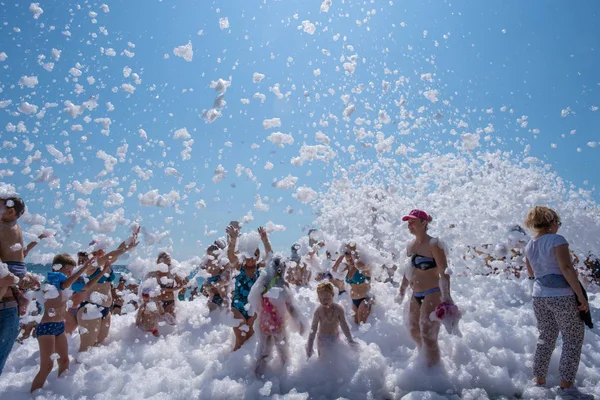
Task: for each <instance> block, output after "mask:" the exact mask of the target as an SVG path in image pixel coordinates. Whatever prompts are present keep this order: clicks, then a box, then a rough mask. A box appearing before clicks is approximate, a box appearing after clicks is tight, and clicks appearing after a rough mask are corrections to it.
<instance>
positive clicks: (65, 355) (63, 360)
mask: <svg viewBox="0 0 600 400" xmlns="http://www.w3.org/2000/svg"><path fill="white" fill-rule="evenodd" d="M55 347H56V352H57V353H58V356H59V357H60V358H59V359H58V376H61V375H62V374H63V372H65V371H66V370H68V369H69V343H68V342H67V335H65V334H64V333H62V334H60V335H58V336H56V342H55Z"/></svg>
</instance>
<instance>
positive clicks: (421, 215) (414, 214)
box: [402, 210, 431, 221]
mask: <svg viewBox="0 0 600 400" xmlns="http://www.w3.org/2000/svg"><path fill="white" fill-rule="evenodd" d="M409 219H424V220H425V221H429V220H430V219H431V217H430V216H429V214H427V213H426V212H425V211H423V210H412V211H411V212H409V213H408V215H405V216H404V217H402V221H408V220H409Z"/></svg>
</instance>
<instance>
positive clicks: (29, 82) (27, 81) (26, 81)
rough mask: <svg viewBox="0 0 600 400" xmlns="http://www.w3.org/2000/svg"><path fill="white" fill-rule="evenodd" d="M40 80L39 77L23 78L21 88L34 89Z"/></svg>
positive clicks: (20, 82)
mask: <svg viewBox="0 0 600 400" xmlns="http://www.w3.org/2000/svg"><path fill="white" fill-rule="evenodd" d="M38 83H39V82H38V78H37V76H27V75H25V76H22V77H21V79H19V86H21V87H28V88H32V89H33V88H34V87H35V86H36V85H37V84H38Z"/></svg>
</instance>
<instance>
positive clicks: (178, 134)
mask: <svg viewBox="0 0 600 400" xmlns="http://www.w3.org/2000/svg"><path fill="white" fill-rule="evenodd" d="M191 137H192V135H190V134H189V132H188V131H187V129H186V128H181V129H177V130H176V131H175V133H174V134H173V138H175V139H186V140H187V139H190V138H191Z"/></svg>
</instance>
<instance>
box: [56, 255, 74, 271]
mask: <svg viewBox="0 0 600 400" xmlns="http://www.w3.org/2000/svg"><path fill="white" fill-rule="evenodd" d="M52 265H60V266H61V268H62V267H65V266H67V265H68V266H71V267H74V266H76V265H77V262H75V259H74V258H73V257H72V256H71V255H70V254H66V253H63V254H57V255H55V256H54V259H53V260H52Z"/></svg>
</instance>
